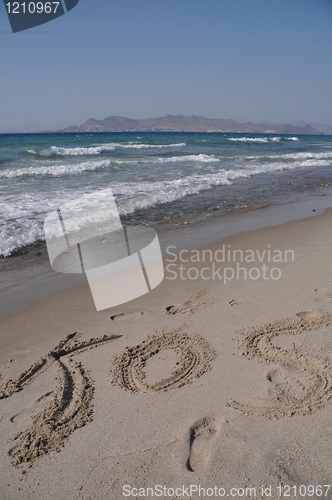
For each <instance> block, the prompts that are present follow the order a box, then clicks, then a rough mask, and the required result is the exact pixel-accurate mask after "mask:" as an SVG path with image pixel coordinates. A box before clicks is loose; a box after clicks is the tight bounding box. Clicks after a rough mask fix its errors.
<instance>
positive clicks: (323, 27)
mask: <svg viewBox="0 0 332 500" xmlns="http://www.w3.org/2000/svg"><path fill="white" fill-rule="evenodd" d="M331 54H332V0H80V2H79V4H78V5H77V6H76V7H75V8H74V9H72V10H71V11H70V12H68V13H66V14H65V15H64V16H62V17H60V18H58V19H56V20H54V21H51V22H49V23H47V24H44V25H42V26H39V27H37V28H33V29H30V30H26V31H24V32H20V33H15V34H13V33H12V32H11V29H10V24H9V21H8V18H7V14H6V10H5V6H4V3H3V2H1V3H0V63H1V64H0V90H1V93H0V132H6V131H35V130H44V129H56V128H61V127H66V126H69V125H80V124H82V123H83V122H85V121H86V120H87V119H88V118H90V117H93V118H96V119H103V118H105V117H106V116H110V115H121V116H127V117H129V118H149V117H158V116H163V115H166V114H167V113H169V114H180V113H182V114H184V115H192V114H196V115H201V116H205V117H208V118H225V119H226V118H232V119H234V120H237V121H239V122H245V121H251V122H254V123H257V122H275V123H292V122H295V121H304V122H315V123H323V124H331V123H332V98H331V90H332V55H331Z"/></svg>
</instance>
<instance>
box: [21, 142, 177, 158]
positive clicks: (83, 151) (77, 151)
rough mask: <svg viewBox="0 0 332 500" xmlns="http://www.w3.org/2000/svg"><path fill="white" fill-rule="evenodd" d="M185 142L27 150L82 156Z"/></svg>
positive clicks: (113, 144) (46, 154) (32, 152)
mask: <svg viewBox="0 0 332 500" xmlns="http://www.w3.org/2000/svg"><path fill="white" fill-rule="evenodd" d="M185 146H186V144H185V142H179V143H176V144H143V143H134V142H128V143H117V142H112V143H110V144H98V145H94V146H90V147H75V148H64V147H59V146H50V147H49V148H46V149H42V150H41V151H40V152H39V153H38V152H36V151H35V150H34V149H28V150H27V152H28V153H30V154H35V155H40V156H81V155H98V154H100V153H102V152H103V151H114V149H115V148H125V149H146V148H176V147H181V148H182V147H185Z"/></svg>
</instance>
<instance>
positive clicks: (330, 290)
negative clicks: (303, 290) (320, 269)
mask: <svg viewBox="0 0 332 500" xmlns="http://www.w3.org/2000/svg"><path fill="white" fill-rule="evenodd" d="M315 292H317V293H322V294H324V295H329V296H330V297H332V288H326V287H324V288H315Z"/></svg>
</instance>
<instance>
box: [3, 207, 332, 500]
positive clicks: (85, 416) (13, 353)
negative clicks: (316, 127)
mask: <svg viewBox="0 0 332 500" xmlns="http://www.w3.org/2000/svg"><path fill="white" fill-rule="evenodd" d="M331 227H332V211H331V210H328V211H327V212H326V213H325V214H323V215H320V216H318V217H315V218H313V219H307V220H302V221H297V222H291V223H288V224H285V225H283V226H279V227H274V228H271V229H264V230H259V231H253V232H250V233H247V234H242V235H240V236H236V237H233V238H231V239H229V240H228V241H224V242H222V243H219V244H218V245H214V246H213V247H211V250H212V251H213V252H215V251H216V250H217V249H218V248H219V249H222V248H226V249H228V248H229V249H231V250H233V249H236V250H240V249H242V251H245V250H249V249H250V250H254V251H255V252H256V250H258V251H259V255H260V256H262V255H263V254H262V252H263V251H264V249H265V250H266V251H267V249H270V251H271V252H273V251H274V250H279V251H280V252H281V253H280V255H283V256H284V255H285V254H284V252H285V250H292V251H293V252H294V259H291V258H289V259H288V261H287V262H268V261H267V253H266V254H265V257H264V259H263V261H262V262H259V259H258V258H256V260H255V262H247V263H241V267H245V268H246V269H247V273H249V271H250V269H251V268H253V267H255V268H261V266H262V265H263V264H266V266H267V267H268V268H269V269H271V268H272V267H277V268H278V269H280V272H281V275H280V279H273V278H271V275H270V274H269V272H268V273H267V274H266V277H268V279H264V278H263V277H262V275H261V276H260V278H258V279H254V278H255V276H256V275H257V273H256V272H252V278H253V279H249V278H248V276H247V279H243V276H244V271H243V270H242V271H241V273H242V274H241V273H240V279H233V280H228V281H227V282H226V283H224V280H223V279H218V277H217V276H215V279H209V278H211V276H212V275H211V273H210V271H211V269H212V263H211V262H205V263H204V262H200V263H199V262H195V263H190V262H189V263H180V262H177V263H175V267H174V263H172V264H173V267H171V268H170V269H171V270H173V271H174V269H178V266H179V265H180V264H183V265H184V266H185V267H187V268H188V267H195V268H196V269H197V270H198V272H199V273H201V272H203V277H202V276H201V277H199V278H198V279H188V276H187V274H186V273H184V274H185V277H186V278H187V279H185V280H181V279H179V278H178V279H176V280H174V279H169V278H173V277H174V274H172V273H171V272H170V269H168V270H166V278H165V279H164V281H163V282H162V284H161V285H160V286H159V287H157V288H156V289H155V290H153V291H152V292H150V293H149V294H148V295H146V296H142V297H140V298H138V299H136V300H134V301H132V302H130V303H127V304H124V305H123V306H119V307H116V308H113V309H109V310H104V311H100V312H96V311H95V309H94V304H93V300H92V297H91V294H90V291H89V288H88V287H87V286H82V287H79V288H76V289H72V290H68V291H66V292H63V293H59V294H57V295H54V296H53V297H51V298H48V299H46V300H44V301H43V302H41V303H39V304H38V305H36V306H34V307H32V308H30V309H27V310H25V311H23V312H21V313H19V314H16V315H15V316H12V317H10V318H8V319H6V320H4V321H3V322H2V323H1V324H0V398H1V399H0V499H1V500H3V499H6V500H11V499H15V500H18V499H24V500H30V499H43V500H44V499H45V498H50V499H55V500H63V499H68V500H71V499H76V498H80V499H85V500H87V499H98V500H99V499H114V500H120V499H121V498H157V497H158V496H157V494H156V493H158V492H159V491H160V490H155V491H154V490H153V489H151V488H154V487H155V486H156V485H161V486H162V487H165V488H168V489H169V491H166V490H165V495H164V496H159V497H158V498H167V499H170V498H172V499H173V498H174V499H175V498H180V499H182V498H183V499H184V498H192V499H196V498H208V497H209V498H219V497H220V498H221V496H218V494H219V495H220V494H221V493H222V492H223V490H221V489H220V488H224V489H225V495H226V496H227V494H228V495H229V496H230V497H232V496H233V497H234V498H240V497H241V498H246V495H245V488H255V489H256V496H255V498H263V495H262V487H264V488H270V486H271V495H270V496H268V498H272V499H276V498H280V492H281V493H289V496H287V498H294V499H295V498H329V499H331V498H332V472H331V471H332V367H331V363H332V334H331V323H332V232H331ZM222 245H226V247H223V246H222ZM228 245H230V246H229V247H228ZM268 245H269V246H268ZM188 255H189V254H187V257H188ZM206 255H207V254H206ZM214 255H215V254H214ZM218 255H219V256H220V253H219V254H218ZM238 255H239V254H238ZM256 255H257V254H256ZM273 255H275V254H273ZM288 255H291V254H288ZM201 257H202V254H201ZM166 264H167V263H166ZM215 264H216V267H217V268H218V267H220V268H221V269H223V268H224V267H228V268H230V267H233V268H234V269H235V268H236V262H231V263H229V262H227V263H218V262H215ZM203 268H207V269H208V270H206V269H205V271H202V270H203ZM255 273H256V274H255ZM228 274H230V271H228ZM193 275H194V272H193V274H192V276H193ZM276 275H277V272H276V271H275V276H276ZM206 278H208V279H206ZM77 332H80V333H77ZM329 484H331V487H330V489H329V491H327V489H328V488H327V487H324V486H323V490H322V494H320V490H316V492H315V495H310V492H311V489H308V485H315V486H317V485H329ZM125 485H127V486H126V488H125V489H123V488H124V487H125ZM190 485H192V486H193V490H195V487H197V488H198V487H199V485H200V487H201V488H203V489H204V488H205V492H204V491H203V489H201V491H200V492H199V491H196V492H195V491H193V490H192V492H191V495H190V491H189V490H186V489H185V490H184V491H183V493H181V489H182V488H189V487H190ZM280 485H282V487H281V490H280V489H278V486H280ZM287 485H288V486H291V487H292V489H287ZM295 485H297V488H298V489H297V490H296V492H295V489H294V486H295ZM300 485H303V487H302V490H301V495H300V490H299V487H300ZM215 487H217V490H215V489H214V488H215ZM133 488H136V489H137V490H133ZM139 488H141V490H139ZM148 488H150V489H149V490H148ZM176 488H179V490H178V491H177V492H176V491H174V493H173V491H172V489H174V490H175V489H176ZM208 488H212V489H213V491H214V493H213V495H211V492H212V490H211V489H210V490H208ZM231 488H244V494H242V493H243V491H242V490H239V494H237V493H236V491H235V490H231ZM305 488H307V489H305ZM218 489H219V492H218ZM187 492H188V495H187V494H186V493H187ZM265 492H266V493H269V490H266V491H265ZM128 493H133V495H128ZM152 493H155V496H153V495H152ZM199 493H200V495H199ZM204 493H205V497H204ZM295 493H296V494H295ZM249 497H251V498H254V490H251V491H249V490H248V491H247V498H249Z"/></svg>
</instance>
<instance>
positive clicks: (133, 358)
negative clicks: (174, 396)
mask: <svg viewBox="0 0 332 500" xmlns="http://www.w3.org/2000/svg"><path fill="white" fill-rule="evenodd" d="M166 349H171V350H172V351H174V352H175V354H176V358H177V361H176V364H175V367H174V369H173V371H172V372H171V373H170V375H169V377H167V378H165V379H162V380H161V381H160V382H157V383H155V384H153V385H150V386H149V385H147V384H146V383H144V378H145V374H144V367H145V365H146V362H147V360H148V359H149V358H151V357H152V356H154V355H155V354H158V353H159V352H160V351H162V350H166ZM215 357H216V352H215V351H214V349H213V348H212V347H211V346H210V344H209V343H208V342H207V341H206V340H205V339H203V338H202V337H200V336H198V335H197V336H191V335H188V334H186V333H181V332H179V331H176V332H167V333H163V334H161V335H154V336H149V337H147V338H146V339H145V340H144V341H143V342H142V343H141V344H139V345H137V346H135V347H127V348H126V349H125V350H124V351H123V352H122V353H120V354H118V355H117V356H115V358H114V359H113V365H114V370H113V377H112V384H113V385H115V386H117V387H123V388H124V389H127V390H129V391H131V392H138V391H139V392H162V391H168V390H170V389H176V388H178V387H181V386H183V385H185V384H188V383H189V382H191V381H192V380H193V379H194V378H198V377H201V376H202V375H203V374H204V373H205V372H207V371H209V370H211V366H210V362H211V361H213V360H214V359H215Z"/></svg>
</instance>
